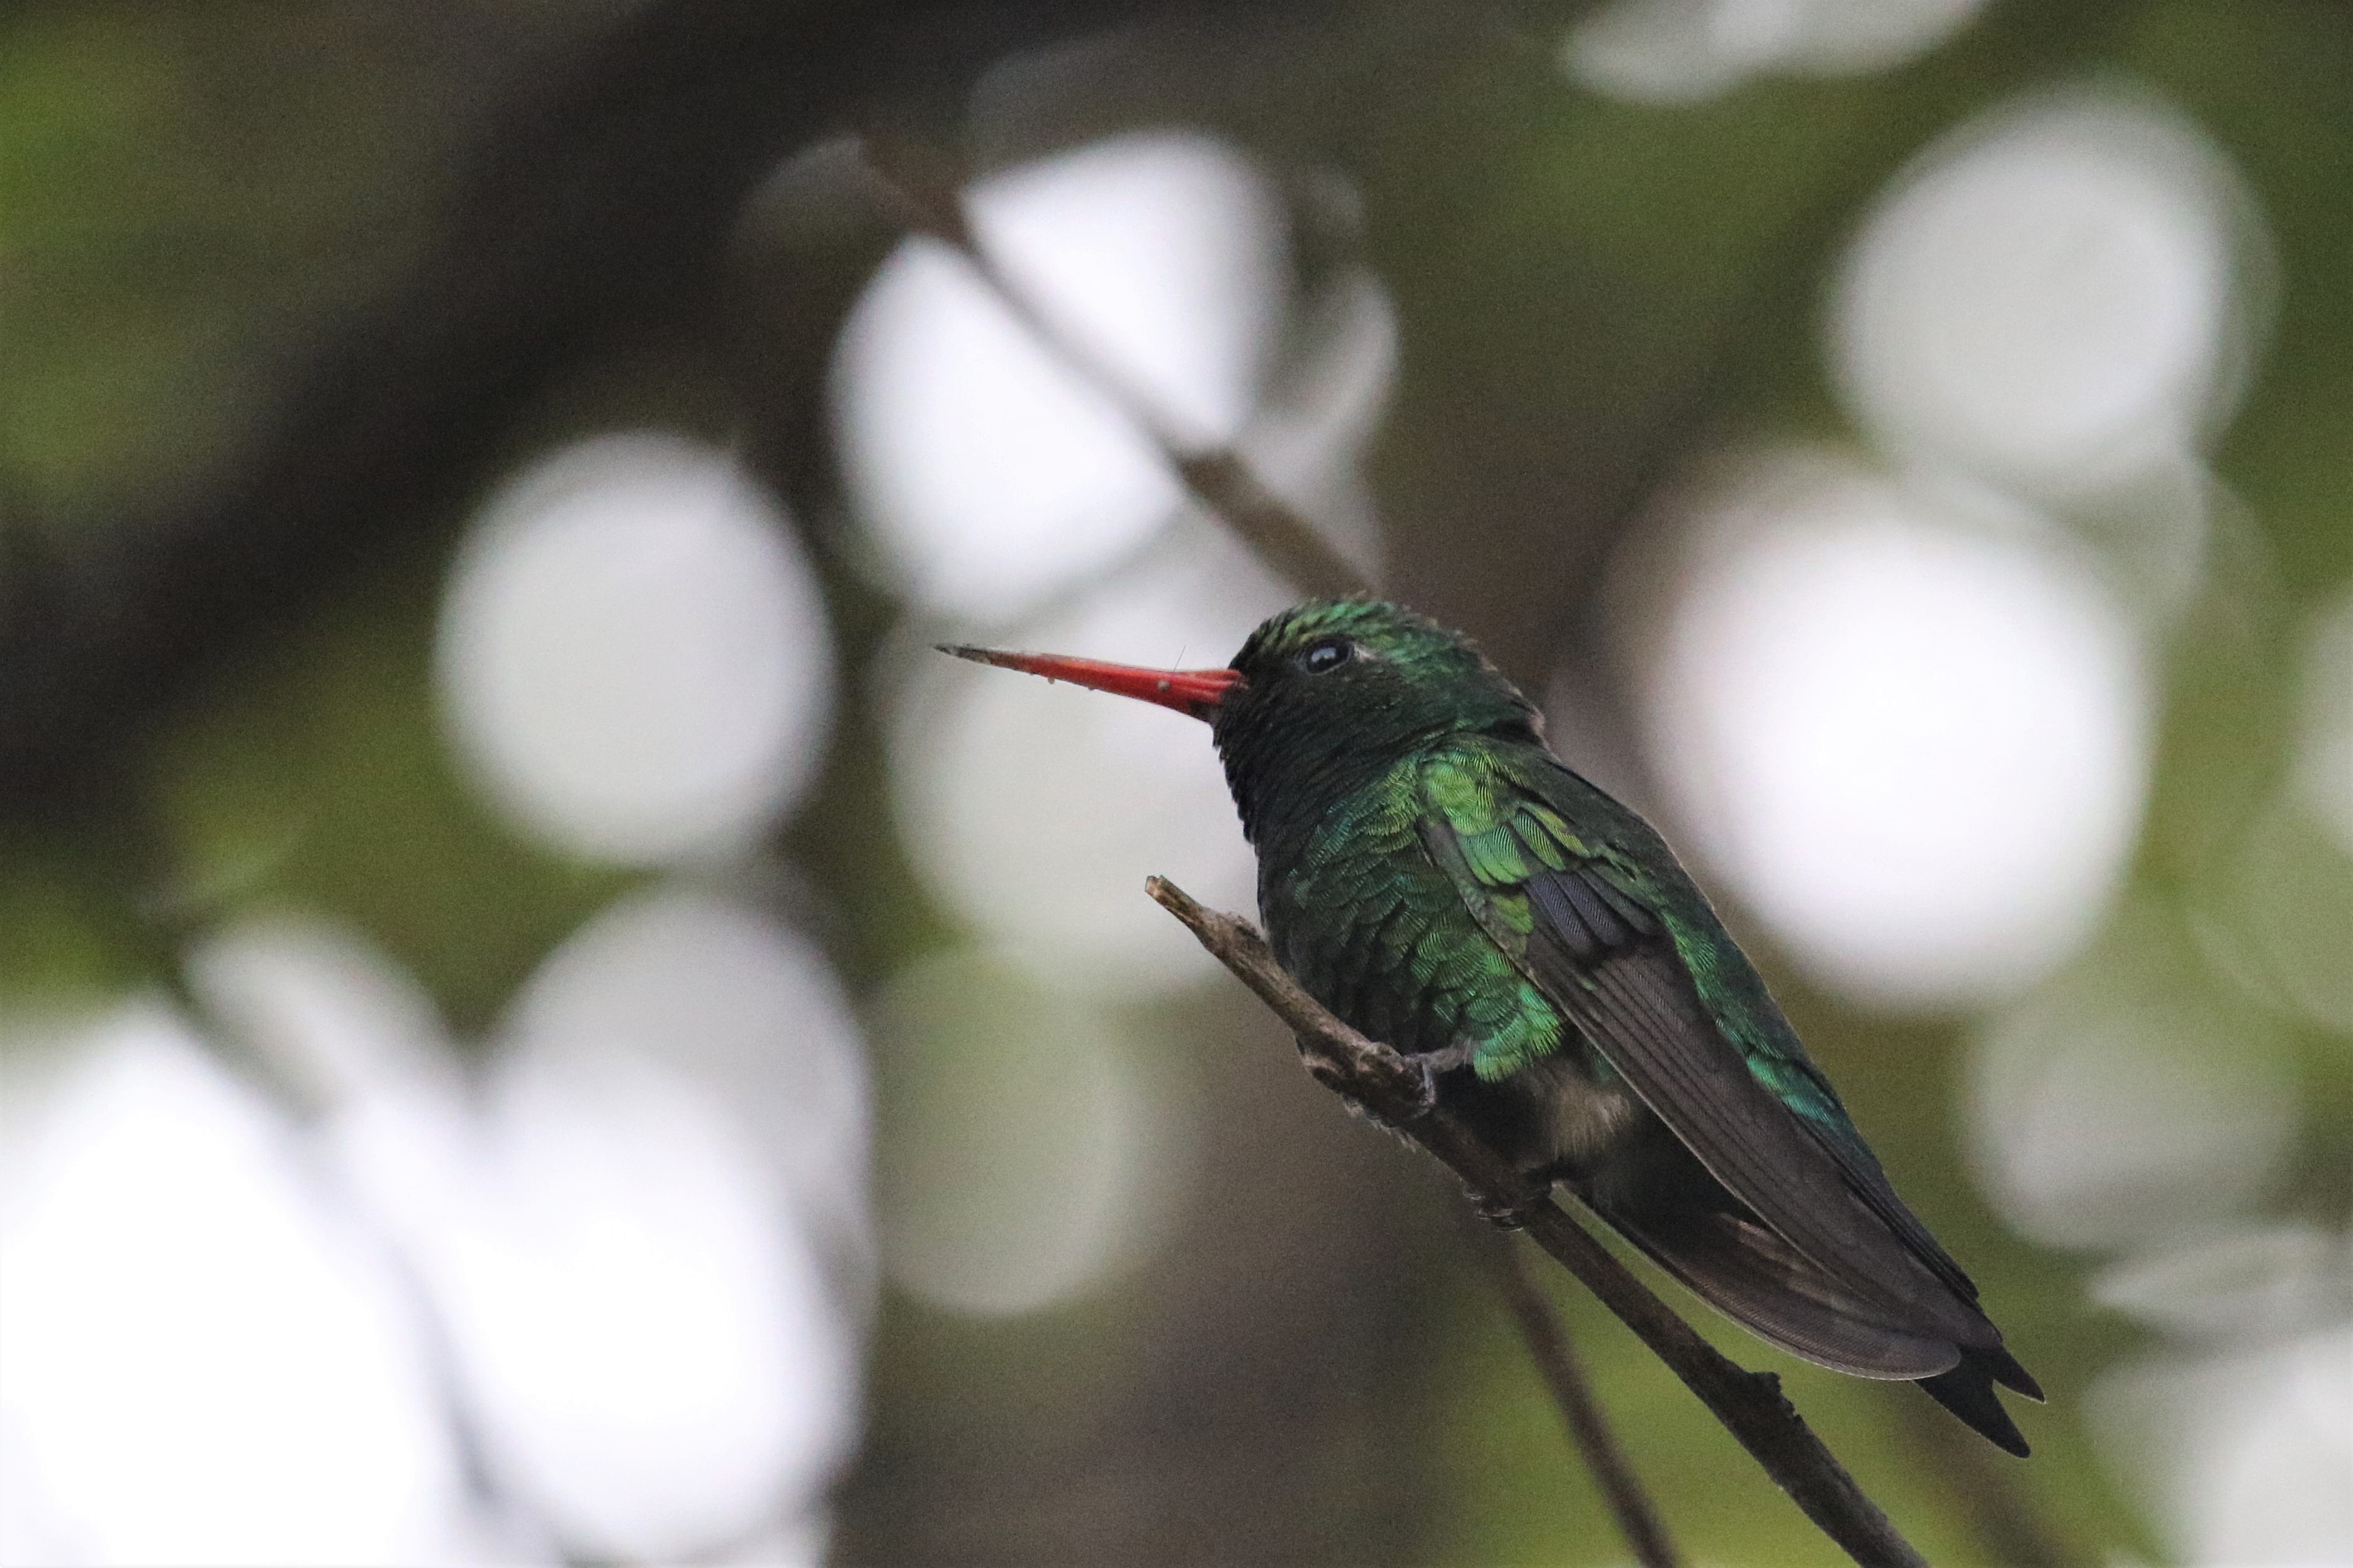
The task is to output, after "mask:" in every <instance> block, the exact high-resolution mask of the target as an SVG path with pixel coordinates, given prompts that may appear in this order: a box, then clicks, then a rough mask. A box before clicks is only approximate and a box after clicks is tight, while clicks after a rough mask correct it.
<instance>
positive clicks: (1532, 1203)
mask: <svg viewBox="0 0 2353 1568" xmlns="http://www.w3.org/2000/svg"><path fill="white" fill-rule="evenodd" d="M1551 1196H1552V1194H1551V1193H1549V1192H1547V1191H1537V1192H1523V1193H1517V1194H1513V1195H1512V1196H1510V1197H1493V1196H1490V1195H1488V1194H1485V1193H1473V1194H1471V1206H1472V1209H1473V1210H1475V1211H1477V1213H1478V1215H1479V1217H1480V1218H1481V1219H1483V1220H1485V1221H1486V1222H1487V1223H1488V1224H1489V1225H1492V1226H1494V1227H1495V1228H1496V1229H1497V1230H1525V1229H1526V1228H1527V1227H1528V1216H1529V1215H1533V1214H1535V1212H1536V1210H1537V1209H1539V1208H1541V1207H1543V1206H1544V1205H1545V1204H1546V1202H1547V1201H1548V1200H1549V1199H1550V1198H1551Z"/></svg>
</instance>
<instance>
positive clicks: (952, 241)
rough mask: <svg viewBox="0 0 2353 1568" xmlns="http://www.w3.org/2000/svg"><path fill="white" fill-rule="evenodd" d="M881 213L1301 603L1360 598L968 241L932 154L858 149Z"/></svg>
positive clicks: (1270, 506) (1209, 452) (924, 148)
mask: <svg viewBox="0 0 2353 1568" xmlns="http://www.w3.org/2000/svg"><path fill="white" fill-rule="evenodd" d="M862 146H863V150H864V153H865V158H866V166H867V169H868V171H869V172H870V173H871V174H872V175H873V177H874V183H875V185H876V188H877V191H878V194H879V195H881V199H882V202H883V205H885V206H886V207H887V208H888V209H889V210H890V212H891V214H892V216H894V217H895V218H897V219H898V221H899V222H900V223H901V224H902V225H903V226H905V227H906V228H908V229H909V230H910V231H912V232H913V233H916V234H921V235H925V236H928V237H931V238H933V239H935V240H938V241H939V242H940V243H941V244H943V245H945V246H948V247H951V248H953V249H954V250H955V252H956V253H957V254H958V255H960V256H962V257H963V258H964V259H965V264H966V265H968V266H969V267H971V268H972V269H973V272H974V274H975V275H976V277H978V278H979V279H980V281H981V282H982V284H983V285H985V286H986V287H987V289H988V290H989V292H990V293H992V294H994V295H996V296H997V300H998V301H999V302H1000V303H1002V304H1003V305H1004V306H1005V308H1006V310H1008V311H1010V312H1011V313H1012V316H1013V319H1014V320H1015V321H1018V322H1020V324H1021V326H1022V329H1023V330H1024V331H1027V332H1028V333H1029V335H1030V337H1031V338H1032V339H1034V340H1035V341H1036V342H1037V343H1038V345H1039V347H1041V348H1043V349H1044V350H1045V351H1046V352H1047V353H1050V354H1052V355H1053V356H1054V357H1055V358H1056V359H1058V360H1060V361H1061V363H1062V364H1063V366H1064V368H1066V369H1068V370H1069V371H1071V374H1075V375H1076V376H1078V377H1079V378H1080V379H1081V380H1082V381H1084V382H1085V383H1087V384H1088V385H1090V386H1092V387H1093V388H1094V389H1095V391H1096V392H1097V393H1098V394H1099V395H1101V396H1102V397H1103V399H1104V400H1105V401H1106V402H1108V403H1110V404H1111V405H1112V406H1113V408H1116V409H1117V410H1118V411H1119V413H1120V415H1121V416H1122V417H1123V418H1124V419H1126V420H1127V422H1128V423H1129V424H1131V425H1133V426H1134V427H1135V428H1136V430H1137V431H1138V432H1139V433H1140V434H1142V435H1143V437H1145V439H1146V440H1147V441H1149V442H1151V443H1152V445H1153V446H1154V447H1156V448H1158V450H1159V452H1160V455H1161V457H1162V458H1164V459H1165V460H1166V462H1167V464H1168V466H1169V468H1171V469H1173V470H1174V471H1175V472H1176V477H1177V478H1178V479H1181V480H1183V481H1184V485H1185V488H1186V489H1187V490H1188V491H1190V492H1191V493H1192V496H1193V499H1194V500H1198V501H1199V502H1200V503H1201V504H1202V505H1203V506H1204V507H1207V508H1208V510H1210V511H1212V512H1214V513H1216V514H1217V516H1218V517H1219V520H1220V521H1223V522H1224V523H1225V525H1226V526H1227V527H1228V528H1229V529H1231V530H1232V531H1234V532H1235V533H1236V534H1237V535H1239V536H1240V539H1241V540H1242V542H1244V543H1246V544H1248V545H1249V546H1250V548H1251V549H1252V550H1254V551H1256V552H1258V555H1259V557H1260V559H1261V560H1263V561H1264V562H1265V563H1267V564H1268V565H1269V566H1271V567H1272V568H1273V569H1274V570H1275V571H1276V572H1278V573H1280V574H1282V576H1283V577H1284V578H1286V579H1287V580H1289V581H1290V582H1291V583H1292V584H1293V585H1295V586H1296V587H1298V588H1300V589H1301V590H1302V591H1303V592H1305V593H1307V594H1311V595H1347V594H1363V593H1367V592H1369V591H1371V589H1372V586H1373V584H1372V582H1371V581H1370V579H1368V578H1367V577H1366V575H1365V574H1363V573H1362V572H1359V571H1358V570H1357V569H1356V566H1355V565H1354V564H1352V563H1350V562H1349V561H1348V559H1347V558H1346V557H1345V556H1344V555H1342V554H1341V553H1340V552H1338V551H1336V550H1335V549H1333V548H1332V546H1331V545H1330V544H1329V543H1328V542H1325V540H1324V536H1323V535H1322V534H1320V533H1318V532H1317V531H1315V530H1314V527H1313V526H1311V525H1310V524H1309V523H1308V521H1307V520H1306V519H1304V518H1303V517H1301V516H1300V515H1299V514H1298V513H1297V512H1296V511H1294V510H1292V509H1291V507H1290V506H1288V505H1287V504H1285V503H1284V501H1283V500H1282V498H1281V497H1279V496H1277V495H1276V494H1275V493H1274V491H1273V490H1271V489H1269V488H1268V487H1267V485H1266V482H1265V481H1264V480H1262V479H1260V478H1259V476H1258V474H1257V473H1256V472H1255V471H1254V470H1253V469H1252V468H1250V465H1249V464H1248V463H1246V462H1244V461H1243V460H1242V459H1241V458H1240V455H1238V454H1237V453H1235V452H1234V451H1233V450H1232V449H1231V448H1230V447H1216V446H1204V445H1202V444H1201V443H1199V442H1197V441H1194V440H1191V439H1189V438H1188V437H1187V436H1186V435H1185V434H1184V433H1183V432H1182V431H1181V430H1179V429H1178V428H1177V426H1176V421H1175V420H1173V419H1171V418H1170V417H1169V416H1168V415H1167V414H1166V411H1165V410H1163V409H1162V408H1161V406H1160V405H1159V404H1158V403H1157V402H1155V400H1154V398H1153V397H1152V395H1150V394H1149V393H1147V392H1146V391H1145V389H1144V388H1143V387H1142V386H1140V385H1138V384H1136V383H1135V382H1134V380H1133V379H1131V378H1130V377H1129V376H1128V375H1127V374H1124V372H1123V371H1121V370H1120V368H1119V367H1118V366H1116V365H1114V364H1113V363H1111V362H1110V361H1109V360H1108V359H1106V358H1104V357H1103V355H1102V354H1101V353H1097V352H1095V350H1094V348H1093V347H1092V345H1091V344H1089V343H1087V342H1083V341H1082V340H1081V339H1080V338H1079V337H1078V336H1077V335H1076V334H1074V333H1072V332H1071V331H1069V330H1068V329H1066V328H1065V327H1064V326H1063V325H1062V324H1061V323H1060V321H1056V320H1055V319H1054V316H1053V313H1052V311H1051V310H1049V309H1047V307H1046V306H1045V304H1044V303H1043V302H1042V301H1040V300H1039V299H1038V297H1037V296H1036V295H1034V294H1032V293H1031V292H1030V291H1029V289H1027V288H1026V287H1025V286H1024V285H1023V284H1022V283H1021V282H1020V281H1019V280H1018V279H1016V278H1014V277H1012V276H1011V275H1010V274H1008V272H1007V271H1006V270H1005V268H1003V267H1002V266H1000V265H999V264H998V263H997V258H995V257H994V256H992V255H990V254H989V252H988V250H987V247H985V246H983V245H982V244H981V243H980V239H979V237H978V236H977V235H976V234H975V233H974V232H973V228H972V224H971V222H970V221H969V219H968V217H967V216H966V214H965V203H964V183H965V182H964V171H963V170H962V168H961V167H959V166H958V165H957V164H956V163H955V161H954V160H953V159H951V158H949V157H947V156H946V155H945V154H944V153H941V152H939V151H938V150H937V149H936V148H934V147H931V146H928V145H925V144H923V143H922V142H915V141H913V140H911V139H909V138H907V137H903V136H894V135H886V134H882V133H880V132H875V133H870V134H869V135H867V136H866V137H865V138H864V139H863V142H862Z"/></svg>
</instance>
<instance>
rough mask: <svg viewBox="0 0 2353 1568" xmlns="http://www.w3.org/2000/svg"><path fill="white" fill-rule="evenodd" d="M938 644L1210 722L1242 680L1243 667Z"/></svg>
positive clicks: (999, 665) (968, 655)
mask: <svg viewBox="0 0 2353 1568" xmlns="http://www.w3.org/2000/svg"><path fill="white" fill-rule="evenodd" d="M937 646H938V647H939V650H940V651H941V652H942V653H952V654H954V655H955V656H956V658H968V659H970V660H972V661H973V662H974V663H975V664H993V665H995V666H997V668H999V669H1018V670H1020V671H1022V672H1023V673H1025V674H1028V675H1042V676H1044V677H1045V678H1046V679H1049V680H1067V681H1069V682H1070V683H1071V685H1073V686H1085V687H1090V688H1092V689H1094V690H1097V691H1108V692H1111V693H1112V694H1113V695H1114V696H1118V697H1133V698H1135V699H1137V700H1139V701H1144V702H1157V703H1158V704H1160V706H1162V707H1163V708H1174V709H1175V710H1176V711H1177V712H1179V713H1189V714H1191V715H1192V716H1193V717H1194V718H1196V719H1198V720H1201V721H1203V722H1205V723H1206V722H1208V721H1209V720H1211V719H1214V718H1216V717H1217V715H1218V704H1219V703H1220V702H1222V701H1224V700H1225V699H1226V694H1227V693H1228V692H1229V691H1231V690H1232V689H1234V688H1235V687H1237V686H1240V684H1241V683H1242V677H1241V672H1240V670H1235V669H1143V668H1138V667H1136V666H1134V665H1132V664H1105V663H1103V661H1102V660H1101V659H1095V658H1069V657H1067V656H1066V655H1063V654H1059V653H1005V652H1002V651H1000V650H998V649H997V648H993V647H958V646H955V645H952V644H949V643H941V644H939V645H937Z"/></svg>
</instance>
